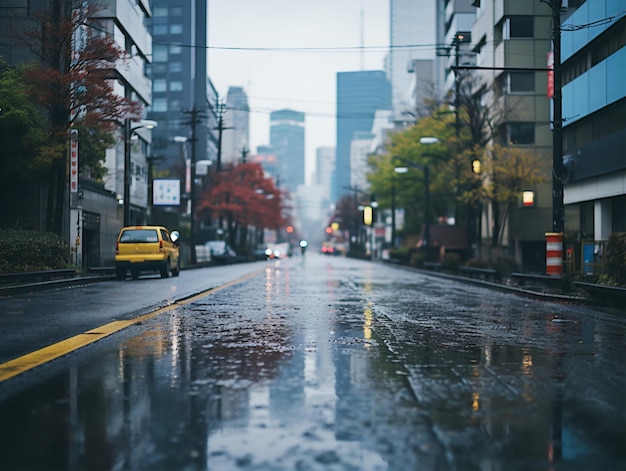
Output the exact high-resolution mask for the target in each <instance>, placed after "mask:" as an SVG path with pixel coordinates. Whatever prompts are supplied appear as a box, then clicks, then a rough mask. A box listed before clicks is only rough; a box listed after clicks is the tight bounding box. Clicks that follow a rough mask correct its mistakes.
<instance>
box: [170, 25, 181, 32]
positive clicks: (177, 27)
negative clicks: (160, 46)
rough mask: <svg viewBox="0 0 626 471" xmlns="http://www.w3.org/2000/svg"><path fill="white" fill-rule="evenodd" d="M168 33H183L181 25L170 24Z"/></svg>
mask: <svg viewBox="0 0 626 471" xmlns="http://www.w3.org/2000/svg"><path fill="white" fill-rule="evenodd" d="M170 34H183V25H170Z"/></svg>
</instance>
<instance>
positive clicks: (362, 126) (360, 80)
mask: <svg viewBox="0 0 626 471" xmlns="http://www.w3.org/2000/svg"><path fill="white" fill-rule="evenodd" d="M390 109H391V84H390V82H389V80H387V77H386V75H385V72H383V71H382V70H368V71H357V72H339V73H338V74H337V154H336V167H335V175H334V181H333V185H332V195H331V199H332V201H333V202H337V201H338V200H339V199H340V198H341V196H343V195H344V194H346V193H347V192H348V191H349V187H350V172H351V167H350V146H351V143H352V139H353V138H354V136H355V133H357V132H371V130H372V125H373V124H374V116H375V115H376V111H377V110H390Z"/></svg>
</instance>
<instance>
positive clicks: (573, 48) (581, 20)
mask: <svg viewBox="0 0 626 471" xmlns="http://www.w3.org/2000/svg"><path fill="white" fill-rule="evenodd" d="M624 15H626V0H611V1H606V0H587V1H586V2H585V3H583V4H582V5H581V6H580V7H579V8H578V9H577V10H576V11H575V12H574V14H573V15H572V16H570V17H569V18H568V19H567V20H566V21H564V22H563V28H562V29H563V32H562V34H561V60H562V61H565V60H567V59H569V58H570V57H571V56H572V55H573V54H575V53H576V52H577V51H579V50H580V49H582V48H583V47H584V46H586V45H587V44H589V42H591V41H592V40H594V39H595V38H597V37H598V36H600V35H601V34H602V33H604V32H605V31H606V30H607V29H608V28H609V27H611V25H612V24H614V22H606V23H601V22H602V20H606V19H608V18H612V17H618V18H619V17H622V16H624ZM615 19H617V18H615ZM597 22H599V24H595V23H597ZM592 24H593V25H592ZM585 25H592V26H589V27H584V26H585ZM575 27H576V28H580V29H576V30H574V31H569V29H571V28H575Z"/></svg>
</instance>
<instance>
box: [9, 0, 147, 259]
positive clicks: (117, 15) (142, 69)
mask: <svg viewBox="0 0 626 471" xmlns="http://www.w3.org/2000/svg"><path fill="white" fill-rule="evenodd" d="M89 4H91V2H85V3H84V5H89ZM69 5H70V3H69V2H62V1H59V2H57V3H56V5H55V6H56V7H58V8H59V11H63V9H64V8H66V7H67V6H69ZM50 6H51V2H49V1H45V0H31V1H28V2H2V4H1V5H0V54H1V55H2V56H3V57H4V59H5V60H7V61H8V62H9V63H10V64H12V65H17V64H21V63H24V62H27V61H32V60H33V59H34V56H33V55H32V54H30V53H29V52H28V47H27V45H26V44H25V42H24V40H23V37H22V36H20V35H19V34H16V32H17V31H19V30H20V29H21V27H22V26H23V25H24V24H26V23H28V22H31V21H36V20H35V15H38V14H39V13H45V12H46V11H47V9H48V8H50ZM66 11H69V9H68V8H66ZM151 15H152V10H151V8H150V2H149V1H148V0H102V1H99V2H97V8H96V11H95V13H94V16H93V18H91V19H90V21H89V25H84V27H83V28H82V29H81V34H82V35H84V36H85V37H87V36H90V35H94V36H99V35H103V34H104V35H108V36H110V37H112V38H114V40H115V42H116V43H117V45H118V46H119V47H120V48H121V49H123V50H124V51H126V52H127V53H128V59H127V60H125V61H120V64H119V65H118V66H117V67H115V69H114V70H111V78H110V81H109V84H110V85H111V87H112V88H113V90H114V91H115V92H116V93H117V94H118V95H120V96H124V97H126V98H129V99H132V100H136V101H138V102H139V103H141V104H143V106H144V107H145V108H146V109H147V108H148V107H149V106H150V105H151V101H152V89H151V80H150V77H149V75H148V74H147V70H148V69H149V64H150V62H151V60H152V56H153V51H152V38H151V35H150V31H149V29H148V27H147V24H148V23H149V21H150V18H151ZM31 24H33V23H31ZM79 44H80V40H76V38H75V48H78V47H79ZM144 117H145V116H144ZM119 125H120V126H119V131H118V133H117V135H116V144H115V145H114V146H112V147H111V148H109V149H108V150H107V152H106V161H105V163H104V166H105V167H106V169H107V175H106V176H105V177H104V181H103V182H100V181H94V180H92V179H90V178H89V176H88V175H82V174H81V175H79V176H78V185H77V190H78V191H77V192H76V195H75V196H72V197H70V198H69V204H68V202H66V203H65V206H66V210H65V211H64V213H65V215H64V224H63V227H64V229H63V235H64V236H67V237H68V240H69V246H70V251H71V254H70V255H71V260H72V262H73V263H74V264H75V265H76V266H77V267H78V268H79V269H82V268H88V267H93V266H103V265H112V264H113V261H114V256H115V243H116V239H117V235H118V233H119V230H120V228H121V227H122V226H123V224H124V211H123V210H122V204H121V203H122V202H123V198H129V201H130V208H129V209H130V213H131V216H132V219H131V220H132V221H137V222H139V221H142V220H143V218H145V214H146V208H147V192H148V175H147V167H148V161H147V154H148V149H149V144H150V140H151V135H150V132H149V131H148V129H147V128H142V129H139V128H138V127H136V128H135V131H136V132H134V133H133V136H132V137H133V140H132V145H131V146H130V166H129V167H130V168H128V169H126V168H125V156H126V149H125V140H126V135H125V131H124V129H125V126H124V125H125V123H124V122H120V123H119ZM78 159H80V147H79V151H78ZM126 171H127V172H128V177H129V180H130V182H129V183H130V184H129V194H125V191H124V179H125V175H126ZM25 190H27V191H28V193H29V194H31V195H32V194H36V193H37V192H39V191H41V188H39V189H35V188H25ZM44 195H45V192H44V193H42V194H41V195H40V196H38V198H39V199H41V198H45V196H44ZM31 197H32V196H31ZM24 201H25V202H27V201H28V199H25V200H24ZM23 209H24V210H25V211H26V208H23ZM35 210H37V208H35ZM39 211H40V212H41V207H40V208H39ZM33 221H37V217H35V219H34V220H33ZM28 226H30V227H32V228H33V229H35V230H40V231H46V230H48V228H46V227H45V226H44V225H43V222H42V217H41V214H40V215H39V222H38V223H33V224H29V225H28Z"/></svg>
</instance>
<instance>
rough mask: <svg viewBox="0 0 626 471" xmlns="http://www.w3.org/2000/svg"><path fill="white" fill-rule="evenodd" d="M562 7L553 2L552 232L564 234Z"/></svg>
mask: <svg viewBox="0 0 626 471" xmlns="http://www.w3.org/2000/svg"><path fill="white" fill-rule="evenodd" d="M561 6H562V0H552V4H551V8H552V49H553V51H552V54H553V61H554V64H553V68H554V95H553V97H552V105H553V106H552V108H553V109H552V115H553V122H552V126H553V128H552V129H553V132H552V232H555V233H562V232H563V230H564V223H565V212H564V208H563V94H562V86H561Z"/></svg>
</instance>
